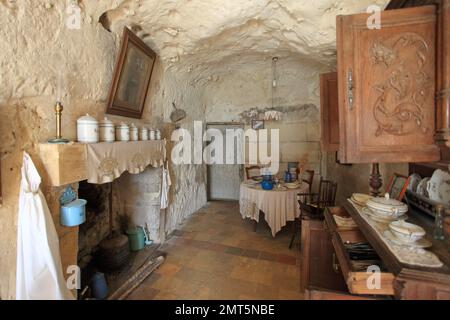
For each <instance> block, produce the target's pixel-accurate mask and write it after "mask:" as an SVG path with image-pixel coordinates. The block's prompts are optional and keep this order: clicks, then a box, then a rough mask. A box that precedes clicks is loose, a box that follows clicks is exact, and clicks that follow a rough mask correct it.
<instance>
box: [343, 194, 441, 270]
mask: <svg viewBox="0 0 450 320" xmlns="http://www.w3.org/2000/svg"><path fill="white" fill-rule="evenodd" d="M348 202H349V203H350V204H351V205H352V206H353V207H354V208H355V209H356V210H357V211H358V213H359V215H360V216H361V217H362V218H363V219H364V220H365V221H366V222H367V224H368V225H369V226H371V227H372V229H373V230H375V232H376V233H377V234H378V237H379V238H380V239H381V241H383V242H384V243H385V244H386V246H387V247H388V248H389V250H390V251H391V252H392V253H393V254H394V255H395V257H396V258H397V259H398V261H400V262H401V263H403V264H408V265H411V266H419V267H428V268H440V267H442V266H443V265H444V264H443V263H442V261H441V260H439V258H438V257H437V256H436V255H435V254H434V253H433V252H431V251H428V250H426V249H422V248H414V247H407V246H399V245H396V244H394V243H393V242H392V241H390V240H389V239H387V238H386V237H385V236H384V232H385V231H386V230H387V229H389V225H388V224H385V223H380V222H376V221H373V220H372V219H370V218H369V217H368V216H367V215H366V214H365V213H364V212H363V211H362V209H363V207H361V206H359V205H357V204H355V203H354V202H352V201H351V200H350V199H348Z"/></svg>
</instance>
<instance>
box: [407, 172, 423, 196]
mask: <svg viewBox="0 0 450 320" xmlns="http://www.w3.org/2000/svg"><path fill="white" fill-rule="evenodd" d="M420 181H422V177H421V176H420V175H418V174H417V173H413V174H412V175H410V176H409V185H408V190H409V191H412V192H417V186H418V185H419V183H420Z"/></svg>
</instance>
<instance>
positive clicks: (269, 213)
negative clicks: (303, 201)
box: [239, 183, 309, 237]
mask: <svg viewBox="0 0 450 320" xmlns="http://www.w3.org/2000/svg"><path fill="white" fill-rule="evenodd" d="M308 190H309V189H308V185H307V184H305V183H303V184H301V185H300V187H299V188H298V189H287V190H286V191H279V190H272V191H266V190H263V189H262V188H261V187H260V186H258V187H252V186H250V185H247V184H245V183H242V184H241V189H240V197H239V210H240V212H241V215H242V218H244V219H245V218H250V219H252V220H255V221H257V222H259V211H260V210H261V211H262V212H264V218H265V220H266V221H267V223H268V225H269V226H270V229H271V230H272V235H273V236H274V237H275V235H276V234H277V233H278V231H280V230H281V228H283V227H284V226H285V225H286V223H287V222H288V221H294V220H295V218H298V217H299V216H300V207H299V205H298V201H297V194H298V193H306V192H308Z"/></svg>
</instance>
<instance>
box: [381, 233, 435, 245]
mask: <svg viewBox="0 0 450 320" xmlns="http://www.w3.org/2000/svg"><path fill="white" fill-rule="evenodd" d="M383 235H384V237H385V238H386V239H388V240H389V241H391V242H392V243H393V244H395V245H398V246H402V247H410V248H415V249H416V248H429V247H432V246H433V244H432V243H431V241H429V240H427V239H425V238H421V239H420V240H418V241H416V242H404V241H402V240H400V239H399V238H397V237H396V236H395V235H394V234H393V233H392V231H391V230H390V229H386V230H385V231H384V233H383Z"/></svg>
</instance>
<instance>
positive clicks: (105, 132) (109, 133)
mask: <svg viewBox="0 0 450 320" xmlns="http://www.w3.org/2000/svg"><path fill="white" fill-rule="evenodd" d="M99 136H100V141H101V142H114V141H115V140H116V136H115V128H114V123H113V122H112V121H110V120H108V118H105V119H103V120H101V121H100V122H99Z"/></svg>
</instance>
